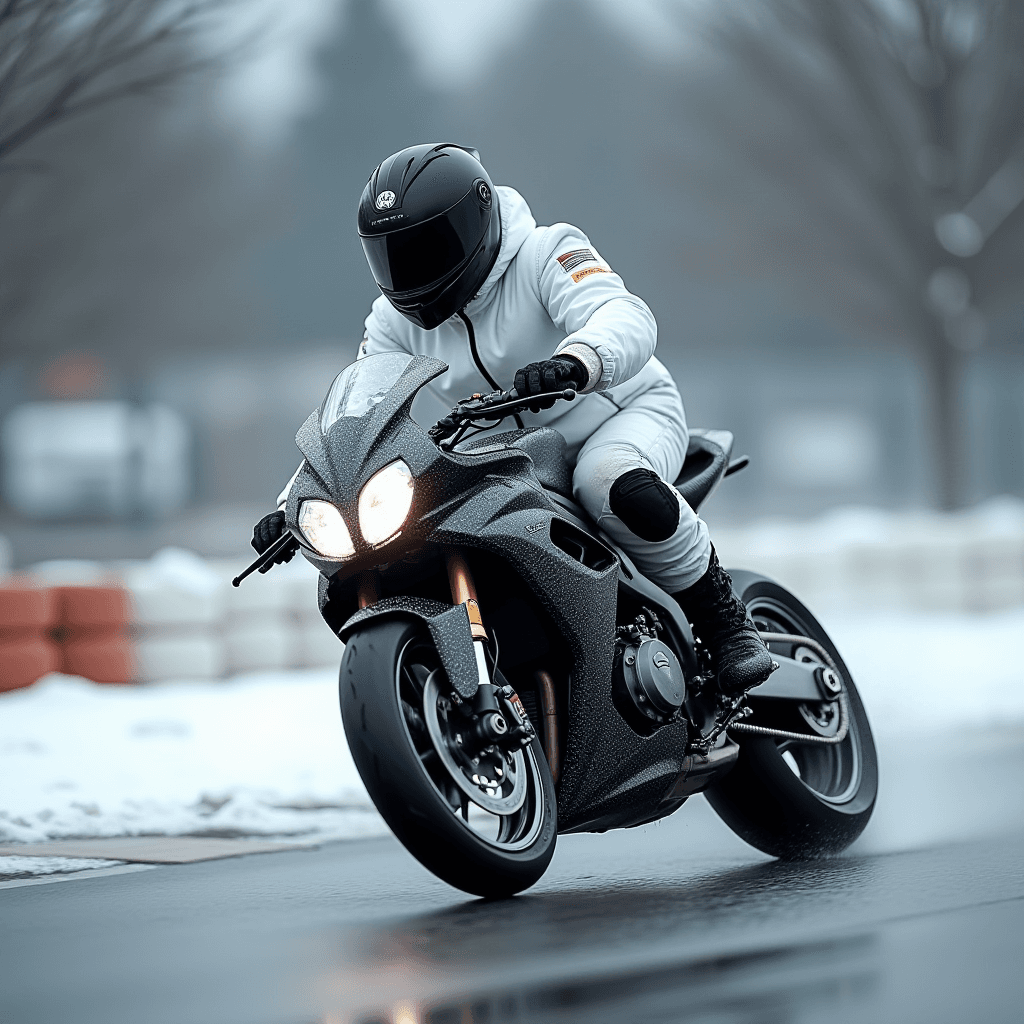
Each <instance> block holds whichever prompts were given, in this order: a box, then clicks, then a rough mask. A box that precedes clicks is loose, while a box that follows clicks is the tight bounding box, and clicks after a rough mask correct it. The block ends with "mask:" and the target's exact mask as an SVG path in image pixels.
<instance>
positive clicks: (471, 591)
mask: <svg viewBox="0 0 1024 1024" xmlns="http://www.w3.org/2000/svg"><path fill="white" fill-rule="evenodd" d="M445 562H446V564H447V567H448V585H449V586H450V587H451V590H452V604H464V605H465V606H466V611H467V612H468V613H469V625H470V629H471V630H472V631H473V639H474V640H486V639H487V630H486V629H484V620H483V618H482V617H481V615H480V605H479V604H478V603H477V599H476V585H475V584H474V583H473V574H472V573H471V572H470V571H469V565H467V563H466V559H465V558H463V556H462V553H461V552H460V551H458V550H457V549H456V548H446V549H445Z"/></svg>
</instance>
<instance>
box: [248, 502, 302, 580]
mask: <svg viewBox="0 0 1024 1024" xmlns="http://www.w3.org/2000/svg"><path fill="white" fill-rule="evenodd" d="M284 532H285V528H284V513H283V512H271V513H270V515H269V516H264V517H263V518H262V519H261V520H260V521H259V522H258V523H257V524H256V525H255V526H254V527H253V529H252V546H253V547H254V548H255V549H256V554H258V555H262V554H263V552H264V551H266V550H267V548H269V547H270V545H271V544H273V543H274V541H276V540H277V539H278V538H279V537H280V536H281V535H282V534H283V533H284ZM297 550H298V545H297V544H291V545H289V546H286V547H285V548H283V549H282V550H281V551H280V552H279V553H278V554H276V555H275V556H274V557H273V558H272V559H271V560H270V561H269V562H267V564H266V565H265V566H263V567H262V568H261V569H260V572H266V571H267V570H268V569H269V568H270V567H271V566H272V565H280V564H281V563H282V562H290V561H291V560H292V558H294V557H295V552H296V551H297Z"/></svg>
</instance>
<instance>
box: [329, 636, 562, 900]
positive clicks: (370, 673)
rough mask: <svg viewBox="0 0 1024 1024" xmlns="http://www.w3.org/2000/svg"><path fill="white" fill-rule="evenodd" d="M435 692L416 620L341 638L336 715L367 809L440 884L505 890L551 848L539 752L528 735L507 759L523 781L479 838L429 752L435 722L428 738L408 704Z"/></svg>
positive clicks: (482, 892) (447, 759)
mask: <svg viewBox="0 0 1024 1024" xmlns="http://www.w3.org/2000/svg"><path fill="white" fill-rule="evenodd" d="M428 679H429V683H428V685H427V686H424V685H423V681H424V680H428ZM417 680H419V683H417ZM439 691H444V692H448V684H447V678H446V677H445V676H444V672H443V669H442V668H441V667H440V659H439V658H438V656H437V653H436V651H435V650H434V647H433V643H432V641H431V639H430V634H429V633H428V632H427V630H426V629H425V627H424V626H423V624H422V623H421V622H419V621H410V620H407V619H386V620H378V621H376V622H372V623H370V624H369V625H368V626H367V627H366V628H365V629H364V630H362V631H361V632H360V633H358V634H355V635H353V636H351V637H350V638H349V640H348V642H347V643H346V645H345V655H344V658H343V659H342V663H341V677H340V681H339V695H340V700H341V716H342V721H343V722H344V725H345V735H346V737H347V738H348V744H349V749H350V750H351V752H352V757H353V760H354V761H355V764H356V767H357V769H358V770H359V775H360V777H361V778H362V780H363V783H364V784H365V786H366V788H367V790H368V792H369V794H370V798H371V799H372V800H373V803H374V805H375V806H376V808H377V810H378V811H379V812H380V814H381V816H382V817H383V818H384V820H385V821H386V822H387V823H388V825H389V826H390V827H391V830H392V831H393V832H394V833H395V835H396V836H397V838H398V839H399V841H400V842H401V843H402V844H403V845H404V846H405V848H406V849H407V850H408V851H409V852H410V853H411V854H412V855H413V856H414V857H415V858H416V859H417V860H418V861H419V862H420V863H421V864H422V865H423V866H424V867H425V868H427V869H428V870H429V871H432V872H433V873H434V874H435V875H437V876H438V877H439V878H441V879H443V880H444V881H445V882H447V883H448V884H449V885H452V886H454V887H455V888H457V889H461V890H462V891H463V892H468V893H472V894H473V895H475V896H485V897H490V898H497V897H504V896H512V895H514V894H515V893H517V892H521V891H522V890H523V889H526V888H529V886H531V885H533V884H534V882H536V881H537V880H538V879H539V878H540V877H541V875H543V874H544V871H545V870H546V869H547V866H548V864H549V862H550V861H551V857H552V856H553V854H554V851H555V839H556V831H557V830H556V822H555V789H554V784H553V783H552V780H551V772H550V771H549V769H548V764H547V760H546V759H545V757H544V752H543V748H542V746H541V743H540V740H539V739H534V741H533V742H532V743H531V744H530V745H529V746H528V747H526V748H524V750H523V751H522V755H523V757H522V759H521V761H519V760H517V766H518V770H519V771H521V772H523V773H524V776H525V778H526V784H527V795H526V798H525V801H524V802H523V804H522V807H521V808H520V809H519V810H516V811H515V812H514V813H511V814H508V815H505V816H500V815H493V814H492V815H491V816H490V817H491V818H493V819H495V822H496V824H495V826H494V831H495V832H496V834H495V835H493V836H490V837H488V836H486V835H484V834H481V832H480V831H479V830H476V829H474V827H472V826H471V820H470V814H471V813H473V814H474V815H475V816H476V817H480V816H484V817H485V818H486V815H485V812H483V810H479V811H478V810H477V809H476V807H475V805H473V811H472V812H471V811H470V809H469V801H468V799H467V797H466V795H465V793H466V790H465V785H464V783H465V780H464V779H463V780H460V779H458V778H457V777H456V776H454V775H453V774H452V769H451V767H450V766H451V765H453V764H454V762H453V760H452V758H451V755H450V753H449V752H447V751H444V752H442V756H438V751H437V740H436V738H435V736H436V735H437V733H438V726H437V724H436V719H435V721H434V722H432V723H431V725H432V726H433V730H434V731H433V734H431V733H430V730H428V729H427V728H426V726H425V724H424V722H423V720H422V718H421V719H420V720H417V714H418V713H419V711H418V709H417V711H415V712H414V711H411V710H410V709H411V708H414V707H415V704H416V700H417V699H418V700H420V701H421V702H422V701H423V700H424V699H427V697H426V695H427V693H428V692H429V694H431V699H434V696H433V695H435V694H437V693H438V692H439ZM438 699H443V696H442V697H440V698H438ZM510 767H511V766H510ZM460 785H461V787H462V788H460ZM499 793H500V790H499ZM486 824H488V825H489V824H490V822H489V820H488V821H487V822H486Z"/></svg>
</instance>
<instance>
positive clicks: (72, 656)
mask: <svg viewBox="0 0 1024 1024" xmlns="http://www.w3.org/2000/svg"><path fill="white" fill-rule="evenodd" d="M60 671H61V672H66V673H67V674H68V675H73V676H84V677H85V678H86V679H91V680H92V681H93V682H94V683H134V682H135V680H136V679H137V678H138V672H137V671H136V667H135V658H134V656H133V650H132V643H131V641H130V640H128V639H126V638H125V637H123V636H119V635H117V634H113V635H108V636H87V637H79V638H72V639H69V640H67V641H66V642H65V643H63V644H62V645H61V649H60Z"/></svg>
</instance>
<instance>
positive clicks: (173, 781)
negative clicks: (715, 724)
mask: <svg viewBox="0 0 1024 1024" xmlns="http://www.w3.org/2000/svg"><path fill="white" fill-rule="evenodd" d="M825 625H826V627H827V628H828V629H829V630H830V632H831V633H832V635H833V637H834V639H835V640H836V643H837V646H838V647H839V649H840V651H841V652H842V653H843V655H844V657H845V658H846V661H847V663H848V665H849V667H850V669H851V671H852V673H853V675H854V678H855V680H856V681H857V684H858V686H859V688H860V690H861V693H862V695H863V697H864V700H865V703H866V705H867V708H868V713H869V715H870V717H871V720H872V724H873V727H874V729H875V733H876V738H877V740H878V743H879V748H880V756H881V757H882V760H883V765H884V763H885V759H886V756H887V753H886V752H887V750H895V749H896V748H897V747H898V746H900V744H899V743H897V738H898V737H901V736H902V735H903V733H904V730H910V731H911V734H912V735H913V737H914V738H915V741H916V742H918V743H922V742H923V743H925V744H927V738H928V736H930V735H935V736H939V735H944V736H948V735H950V734H952V731H953V730H954V729H959V730H963V729H967V730H970V731H971V732H972V733H973V734H974V735H978V734H983V733H985V732H986V730H990V729H991V727H1003V728H1000V729H998V730H996V731H998V732H1000V733H1001V734H1005V733H1006V731H1007V730H1006V728H1005V727H1013V729H1017V727H1019V726H1021V725H1024V659H1021V657H1020V645H1021V642H1022V640H1024V609H1017V610H1013V611H1006V612H1000V613H991V614H986V615H959V614H948V615H923V614H921V615H911V614H906V613H903V614H887V615H861V614H852V613H843V614H839V613H836V614H834V615H833V616H832V617H826V618H825ZM336 688H337V670H336V669H325V670H306V671H278V672H268V673H262V674H248V675H243V676H236V677H235V678H233V679H231V680H228V681H211V682H208V683H197V682H187V683H185V682H179V683H173V682H169V683H162V684H155V685H150V686H144V687H124V688H122V687H110V686H107V687H104V686H97V685H94V684H92V683H88V682H85V681H84V680H79V679H73V678H70V677H66V676H63V677H62V676H51V677H48V678H47V679H46V680H44V681H42V682H40V683H38V684H36V685H35V686H33V687H30V688H28V689H25V690H20V691H15V692H12V693H6V694H2V695H0V842H16V843H17V842H35V841H41V840H45V839H51V838H60V837H71V836H76V837H77V836H117V835H131V834H168V835H183V834H189V835H211V836H243V835H246V836H249V835H260V836H276V837H307V838H308V839H310V840H320V839H332V838H356V837H360V836H369V835H376V834H380V833H382V832H384V831H386V827H385V826H384V824H383V822H382V820H381V819H380V817H379V816H378V815H377V814H376V812H375V811H374V810H373V808H372V806H371V805H370V803H369V800H368V798H367V795H366V792H365V790H364V789H363V786H362V784H361V782H360V780H359V777H358V774H357V773H356V770H355V767H354V765H353V763H352V760H351V758H350V756H349V753H348V749H347V747H346V744H345V737H344V732H343V730H342V726H341V720H340V716H339V713H338V704H337V690H336ZM1013 729H1011V731H1013ZM1014 734H1015V735H1019V730H1018V731H1017V732H1015V733H1014ZM883 782H884V776H883ZM1021 782H1024V780H1017V782H1016V783H1015V785H1016V786H1017V788H1021V785H1020V784H1021ZM894 792H895V791H894ZM900 792H904V791H903V790H900ZM901 799H904V797H901ZM906 799H908V800H909V799H911V798H910V797H909V796H908V797H906ZM898 812H899V808H893V809H892V813H893V815H894V816H895V817H898ZM90 866H95V864H93V863H91V864H90ZM2 867H3V865H0V868H2ZM62 870H66V868H65V869H62Z"/></svg>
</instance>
